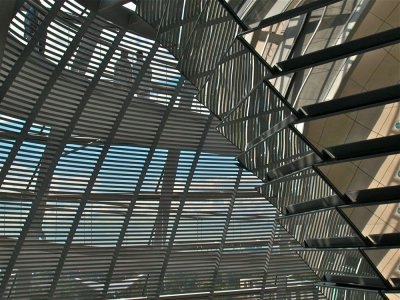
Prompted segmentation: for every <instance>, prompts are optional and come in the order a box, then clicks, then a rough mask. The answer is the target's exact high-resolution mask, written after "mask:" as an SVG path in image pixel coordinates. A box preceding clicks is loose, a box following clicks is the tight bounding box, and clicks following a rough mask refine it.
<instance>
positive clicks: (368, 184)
mask: <svg viewBox="0 0 400 300" xmlns="http://www.w3.org/2000/svg"><path fill="white" fill-rule="evenodd" d="M319 169H320V170H321V171H322V172H323V173H324V174H325V176H327V177H328V179H329V180H330V181H331V182H332V183H333V184H334V185H335V186H336V188H337V189H339V190H340V191H341V192H342V193H345V192H348V191H355V190H363V189H372V188H378V187H385V186H394V185H398V184H400V177H399V175H400V173H399V170H400V154H395V155H388V156H379V157H374V158H368V159H362V160H353V161H350V162H343V163H337V164H332V165H327V166H320V167H319Z"/></svg>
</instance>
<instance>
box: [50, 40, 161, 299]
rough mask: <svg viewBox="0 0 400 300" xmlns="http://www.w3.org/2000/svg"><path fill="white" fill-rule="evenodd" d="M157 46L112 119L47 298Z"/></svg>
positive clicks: (57, 277)
mask: <svg viewBox="0 0 400 300" xmlns="http://www.w3.org/2000/svg"><path fill="white" fill-rule="evenodd" d="M158 47H159V45H158V44H157V43H155V44H154V45H153V47H152V49H151V50H150V52H149V54H148V55H147V57H146V60H145V62H144V64H143V66H142V68H141V71H140V73H139V74H138V76H137V78H136V79H135V82H134V83H133V85H132V87H131V89H130V91H129V93H128V94H127V96H126V97H125V99H124V101H123V103H122V105H121V107H120V110H119V112H118V115H117V116H116V118H115V120H114V123H113V126H112V128H111V130H110V132H109V134H108V137H107V140H106V142H105V143H104V146H103V149H102V150H101V153H100V155H99V158H98V160H97V162H96V165H95V167H94V169H93V172H92V175H91V176H90V179H89V182H88V184H87V186H86V189H85V193H84V194H83V196H82V200H81V201H80V203H79V207H78V210H77V212H76V214H75V217H74V220H73V222H72V225H71V229H70V231H69V234H68V237H67V240H66V242H65V246H64V249H63V251H62V253H61V255H60V259H59V261H58V265H57V269H56V272H55V275H54V276H53V282H52V285H51V288H50V292H49V295H48V298H49V299H51V298H53V297H54V292H55V290H56V288H57V284H58V281H59V279H60V276H61V272H62V269H63V267H64V263H65V260H66V258H67V255H68V252H69V249H70V247H71V244H72V240H73V238H74V236H75V232H76V230H77V228H78V225H79V222H80V219H81V217H82V215H83V212H84V210H85V207H86V204H87V202H88V200H89V196H90V193H91V192H92V190H93V187H94V184H95V182H96V179H97V177H98V175H99V173H100V170H101V167H102V166H103V163H104V161H105V159H106V156H107V153H108V151H109V149H110V147H111V145H112V143H113V140H114V136H115V135H116V133H117V130H118V128H119V126H120V124H121V122H122V120H123V118H124V116H125V113H126V112H127V111H128V108H129V105H131V102H132V99H133V97H134V95H135V93H136V92H137V90H138V89H139V87H140V84H141V82H142V80H143V77H144V75H145V74H146V72H147V71H148V70H149V68H150V63H151V61H152V59H153V58H154V56H155V54H156V52H157V50H158Z"/></svg>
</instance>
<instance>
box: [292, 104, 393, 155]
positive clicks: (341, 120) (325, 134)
mask: <svg viewBox="0 0 400 300" xmlns="http://www.w3.org/2000/svg"><path fill="white" fill-rule="evenodd" d="M399 119H400V102H397V103H391V104H386V105H380V106H376V107H372V108H367V109H361V110H357V111H354V112H350V113H346V114H340V115H335V116H331V117H327V118H321V119H317V120H313V121H310V122H305V123H301V124H298V125H297V126H296V128H297V129H298V130H299V131H300V132H302V133H303V134H304V135H305V136H306V138H307V139H308V140H309V141H310V142H312V143H313V144H314V145H315V146H316V147H317V148H319V149H323V148H328V147H331V146H335V145H341V144H348V143H353V142H358V141H364V140H371V139H375V138H380V137H386V136H391V135H396V134H400V129H398V128H396V123H397V122H398V120H399Z"/></svg>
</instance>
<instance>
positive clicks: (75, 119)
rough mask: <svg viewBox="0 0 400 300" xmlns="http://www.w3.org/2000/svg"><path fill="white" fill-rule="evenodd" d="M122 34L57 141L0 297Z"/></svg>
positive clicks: (0, 286)
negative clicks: (61, 159)
mask: <svg viewBox="0 0 400 300" xmlns="http://www.w3.org/2000/svg"><path fill="white" fill-rule="evenodd" d="M124 35H125V31H120V32H119V33H118V34H117V35H116V37H115V39H114V42H113V44H112V45H111V47H110V48H109V49H108V51H107V53H106V54H105V56H104V58H103V60H102V62H101V63H100V66H99V67H98V69H97V71H96V73H95V74H94V76H93V78H92V81H91V83H90V84H89V86H88V88H87V90H86V92H85V94H84V95H83V97H82V99H81V101H80V102H79V105H78V107H77V108H76V110H75V113H74V115H73V117H72V119H71V121H70V123H69V124H68V126H67V128H66V131H65V133H64V136H63V137H62V139H61V141H60V142H59V143H58V147H57V149H56V151H55V154H54V159H53V160H52V161H51V164H50V165H49V168H48V173H47V176H46V177H45V178H44V180H43V183H42V185H41V187H40V188H39V189H38V191H37V194H36V195H35V199H34V200H33V202H32V205H31V208H30V210H29V213H28V215H27V218H26V221H25V223H24V225H23V227H22V229H21V233H20V236H19V238H18V240H17V242H16V244H15V246H14V251H13V253H12V255H11V257H10V260H9V263H8V265H7V267H6V269H5V272H4V275H3V279H2V281H1V285H0V298H2V297H3V295H4V292H5V289H6V287H7V282H8V280H9V279H10V276H11V273H12V270H13V269H14V265H15V263H16V260H17V258H18V256H19V254H20V252H21V249H22V246H23V244H24V242H25V239H26V236H27V234H28V232H29V229H30V227H31V225H32V221H33V219H34V217H35V216H36V214H37V211H38V209H39V207H40V204H41V202H42V199H43V196H44V194H45V193H46V191H47V188H48V186H49V185H50V182H51V179H52V177H53V174H54V171H55V168H56V166H57V163H58V161H59V159H60V157H61V155H62V153H63V151H64V149H65V146H66V144H67V142H68V140H69V138H70V136H71V134H72V132H73V130H74V128H75V126H76V124H77V122H78V120H79V118H80V116H81V115H82V112H83V110H84V108H85V106H86V104H87V103H88V101H89V99H90V96H91V95H92V93H93V91H94V90H95V88H96V86H97V83H98V81H99V80H100V78H101V76H102V74H103V72H104V70H105V68H106V66H107V64H108V63H109V61H110V59H111V58H112V56H113V54H114V52H115V50H116V49H117V47H118V45H119V43H120V42H121V40H122V38H123V37H124Z"/></svg>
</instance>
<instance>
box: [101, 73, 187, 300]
mask: <svg viewBox="0 0 400 300" xmlns="http://www.w3.org/2000/svg"><path fill="white" fill-rule="evenodd" d="M183 83H184V78H183V77H181V78H180V80H179V82H178V85H177V87H176V90H175V93H174V95H173V96H172V98H171V100H170V102H169V103H168V106H167V109H166V111H165V113H164V115H163V118H162V119H161V122H160V124H159V126H158V130H157V133H156V135H155V136H154V139H153V143H152V145H151V147H150V150H149V152H148V154H147V157H146V160H145V163H144V165H143V168H142V171H141V173H140V176H139V179H138V182H137V184H136V187H135V191H134V193H133V195H132V199H131V201H130V203H129V207H128V209H127V211H126V214H125V218H124V222H123V224H122V226H121V231H120V233H119V236H118V240H117V243H116V245H115V249H114V253H113V256H112V258H111V262H110V266H109V268H108V272H107V277H106V281H105V283H104V288H103V291H102V295H103V297H107V293H108V289H109V287H110V283H111V280H112V276H113V273H114V269H115V265H116V263H117V260H118V256H119V253H120V251H121V248H122V243H123V241H124V239H125V234H126V231H127V229H128V226H129V223H130V221H131V216H132V213H133V210H134V208H135V206H136V201H137V199H138V196H139V193H140V190H141V188H142V186H143V183H144V180H145V178H146V174H147V171H148V168H149V167H150V163H151V161H152V159H153V156H154V153H155V151H156V149H157V145H158V143H159V141H160V138H161V135H162V133H163V130H164V128H165V125H166V123H167V121H168V118H169V115H170V113H171V111H172V109H173V107H174V104H175V101H176V100H177V98H178V96H179V93H180V90H181V88H182V86H183Z"/></svg>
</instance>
